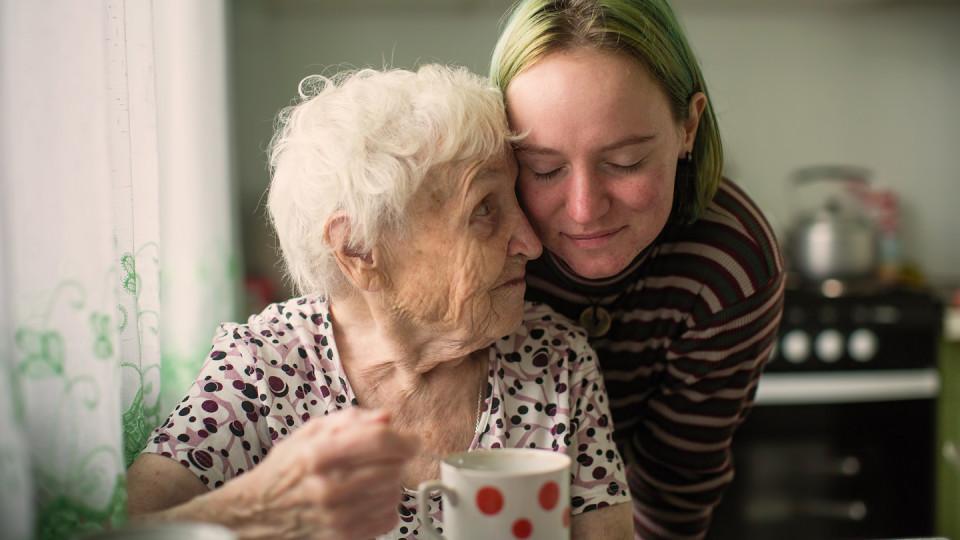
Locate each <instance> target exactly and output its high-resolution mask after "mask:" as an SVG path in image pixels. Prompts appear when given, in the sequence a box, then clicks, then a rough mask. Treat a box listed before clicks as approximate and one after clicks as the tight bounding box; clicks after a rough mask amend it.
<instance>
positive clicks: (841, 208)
mask: <svg viewBox="0 0 960 540" xmlns="http://www.w3.org/2000/svg"><path fill="white" fill-rule="evenodd" d="M868 177H869V172H868V171H866V170H865V169H861V168H858V167H848V166H818V167H808V168H804V169H800V170H798V171H797V172H796V173H794V175H793V185H794V187H795V188H796V189H802V190H811V188H812V187H813V186H814V185H817V187H821V188H823V187H826V188H827V189H828V191H827V195H826V196H825V197H823V198H822V200H820V201H819V204H817V205H816V206H815V207H813V208H807V209H804V210H802V211H800V212H798V214H797V216H796V218H795V219H794V222H793V224H792V226H791V227H790V229H789V231H788V234H787V238H786V240H787V241H786V258H787V263H788V267H789V268H790V270H791V271H792V272H794V273H796V274H798V277H799V278H800V279H802V280H803V281H805V282H809V283H822V282H824V281H826V280H839V281H844V282H856V281H865V280H870V279H872V278H873V277H874V276H875V275H876V272H877V269H878V267H879V261H880V249H879V241H880V238H879V236H880V235H879V232H878V231H877V228H876V227H875V225H874V223H873V221H872V220H871V218H870V217H869V216H868V215H867V214H866V213H865V212H864V211H863V208H862V207H861V206H860V204H859V201H858V200H856V198H855V194H856V193H857V192H858V191H859V192H861V193H862V192H864V191H865V190H866V189H867V187H866V186H867V182H868ZM838 188H839V189H838ZM821 192H822V189H821ZM801 199H802V198H801ZM793 200H798V199H796V198H795V199H793Z"/></svg>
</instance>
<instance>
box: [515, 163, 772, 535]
mask: <svg viewBox="0 0 960 540" xmlns="http://www.w3.org/2000/svg"><path fill="white" fill-rule="evenodd" d="M528 276H529V277H528V280H527V282H528V288H527V291H528V292H527V298H528V299H529V300H533V301H538V302H544V303H547V304H549V305H550V306H552V307H553V308H554V309H556V310H557V311H559V312H561V313H563V314H565V315H566V316H568V317H570V318H571V319H573V320H574V321H577V320H579V319H580V316H581V313H583V311H584V309H591V308H592V306H599V307H602V308H603V309H605V310H607V312H609V313H610V315H611V316H612V323H611V325H610V328H609V331H608V332H607V333H606V334H605V335H602V336H597V337H593V338H591V340H590V341H591V345H593V347H594V348H595V349H596V352H597V354H598V355H599V358H600V364H601V367H602V370H603V374H604V379H605V381H606V385H607V391H608V392H609V394H610V405H611V408H612V410H613V419H614V427H615V430H616V431H615V438H616V441H617V445H618V446H619V448H620V451H621V453H622V454H623V456H624V459H625V460H626V461H627V464H628V482H629V485H630V489H631V492H632V494H633V500H634V513H633V514H634V528H635V531H636V536H637V538H702V537H703V536H704V535H705V534H706V531H707V528H708V526H709V523H710V517H711V513H712V510H713V508H714V507H715V506H716V505H717V503H718V502H719V501H720V496H721V494H722V493H723V490H724V488H725V487H726V486H727V485H728V484H729V483H730V481H731V480H732V479H733V463H732V460H731V453H730V445H731V440H732V437H733V434H734V431H735V430H736V428H737V426H739V425H740V423H741V422H743V420H744V417H745V416H746V414H747V412H748V410H749V409H750V407H751V405H752V402H753V397H754V394H755V392H756V386H757V380H758V378H759V376H760V373H761V372H762V370H763V367H764V365H765V362H766V361H767V359H768V358H769V356H770V353H771V350H772V348H773V344H774V341H775V338H776V333H777V327H778V324H779V322H780V316H781V312H782V307H783V286H784V269H783V262H782V260H781V258H780V252H779V249H778V247H777V243H776V239H775V237H774V234H773V231H772V230H771V228H770V225H769V224H768V223H767V221H766V220H765V219H764V217H763V215H762V213H761V212H760V210H759V209H758V208H757V207H756V205H755V204H754V203H753V201H751V200H750V199H749V198H748V197H747V195H746V194H744V192H743V191H742V190H741V189H740V188H738V187H737V186H736V185H734V184H733V183H732V182H730V181H729V180H724V181H723V182H722V183H721V185H720V187H719V189H718V191H717V194H716V196H715V197H714V199H713V201H712V202H711V203H710V204H709V205H708V207H707V208H706V210H705V212H704V213H703V215H702V216H701V218H700V219H699V220H698V221H697V222H696V223H694V224H692V225H687V226H672V227H668V228H667V229H665V230H664V232H663V233H661V235H660V237H658V239H657V240H656V241H655V242H654V243H653V244H652V245H651V246H650V247H648V248H647V249H646V250H644V251H643V252H642V253H641V254H640V255H639V256H638V257H637V258H636V259H635V260H634V261H633V262H632V263H631V264H630V265H629V266H628V267H627V268H626V269H625V270H624V271H623V272H621V273H620V274H618V275H617V276H614V277H611V278H606V279H600V280H588V279H583V278H580V277H577V276H575V275H574V274H572V273H571V272H570V271H569V269H567V268H565V266H564V265H563V263H561V262H560V261H559V260H557V259H556V258H555V257H553V256H551V255H550V254H549V253H547V254H545V255H544V256H543V257H541V258H540V259H538V260H536V261H533V262H531V263H530V264H529V265H528Z"/></svg>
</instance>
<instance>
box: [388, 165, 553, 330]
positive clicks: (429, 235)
mask: <svg viewBox="0 0 960 540" xmlns="http://www.w3.org/2000/svg"><path fill="white" fill-rule="evenodd" d="M516 177H517V165H516V161H515V160H514V157H513V154H512V152H506V151H505V152H504V153H503V154H502V155H500V156H497V157H496V158H495V159H491V160H489V161H487V162H484V163H476V164H472V165H470V166H467V167H466V168H464V167H460V168H459V171H453V170H447V171H445V172H444V171H442V170H441V171H435V172H433V173H431V175H430V177H429V178H427V179H426V180H425V181H424V183H423V187H421V188H420V190H419V191H418V192H417V193H416V194H415V195H414V197H413V200H412V202H411V204H410V206H409V208H408V211H407V217H408V219H409V221H408V227H406V228H405V230H404V231H403V233H402V234H400V235H398V236H397V237H396V238H393V239H388V241H387V243H386V246H387V248H386V251H387V260H388V266H387V268H388V269H387V272H388V275H389V281H390V283H391V286H390V288H389V291H388V293H387V294H389V295H391V299H390V303H391V308H392V310H393V311H394V313H396V314H398V315H399V316H400V317H401V318H403V319H405V320H407V321H410V322H413V323H416V324H418V325H427V326H428V327H430V328H433V329H435V330H436V331H438V332H441V333H443V334H444V335H445V336H447V337H452V338H453V339H456V340H460V341H462V342H464V343H479V342H489V341H490V340H494V339H497V338H499V337H501V336H504V335H506V334H509V333H511V332H512V331H514V330H515V328H516V327H517V325H518V324H520V321H521V317H522V313H523V293H524V287H525V285H524V269H525V266H526V263H527V260H529V259H534V258H536V257H538V256H539V255H540V253H541V251H542V248H541V245H540V242H539V240H537V237H536V235H535V234H534V232H533V229H532V228H531V227H530V223H529V222H528V221H527V218H526V217H525V216H524V215H523V212H521V210H520V205H519V203H518V202H517V197H516V192H515V187H516V186H515V184H516Z"/></svg>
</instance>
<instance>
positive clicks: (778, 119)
mask: <svg viewBox="0 0 960 540" xmlns="http://www.w3.org/2000/svg"><path fill="white" fill-rule="evenodd" d="M509 4H510V2H509V1H507V0H358V1H334V0H326V1H307V0H247V1H243V2H238V3H236V4H233V5H232V7H233V10H232V15H231V17H232V18H231V21H230V27H229V31H230V40H229V42H230V44H231V45H230V51H231V70H232V75H231V81H232V84H231V92H232V95H233V114H232V122H233V133H234V137H235V141H234V142H235V145H234V151H235V156H234V163H235V166H236V178H237V180H238V181H239V194H240V203H239V211H240V212H239V215H240V220H239V223H240V227H241V238H242V239H243V240H242V246H241V249H242V251H243V253H244V266H245V276H246V284H247V291H248V297H247V300H248V306H249V308H250V310H251V311H252V310H255V309H258V308H259V307H260V306H261V305H262V304H263V303H264V302H266V301H268V300H272V299H276V298H283V297H285V296H286V295H287V294H289V291H287V290H286V289H285V287H284V284H283V281H282V277H281V273H280V269H279V266H278V258H277V256H276V252H275V243H274V241H273V240H272V237H271V235H270V232H269V229H268V228H267V227H266V225H265V220H264V206H263V202H264V198H263V194H264V190H265V188H266V186H267V181H268V177H267V173H266V169H265V161H264V149H265V147H266V145H267V142H268V141H269V138H270V136H271V133H272V126H273V119H274V117H275V115H276V113H277V111H278V110H279V109H280V108H281V107H283V106H284V105H286V104H287V103H289V102H290V101H291V98H292V97H293V96H294V95H295V91H296V87H297V83H298V82H299V81H300V80H301V79H302V78H303V77H304V76H306V75H309V74H313V73H324V74H330V73H334V72H336V71H337V70H339V69H344V68H358V67H367V66H374V67H381V66H384V65H390V66H397V67H411V66H415V65H417V64H421V63H425V62H447V63H456V64H462V65H465V66H467V67H469V68H471V69H472V70H474V71H475V72H478V73H481V74H485V73H486V72H487V70H488V61H489V55H490V52H491V50H492V48H493V45H494V42H495V39H496V36H497V31H498V28H499V25H500V22H501V17H502V15H503V13H504V11H505V9H506V8H507V7H508V6H509ZM675 7H676V9H677V11H678V14H679V16H680V18H681V19H682V22H683V24H684V25H685V26H686V28H687V30H688V35H689V37H690V39H691V41H692V45H693V47H694V49H695V51H696V52H697V54H698V55H699V58H700V60H701V62H702V67H703V69H704V71H705V75H706V79H707V81H708V84H709V85H710V91H711V94H712V99H713V103H714V107H715V110H716V113H717V115H718V117H719V122H720V126H721V130H722V134H723V136H724V144H725V152H726V158H727V164H726V173H727V175H728V176H730V177H731V178H734V179H735V180H737V181H738V182H740V184H741V185H742V186H743V187H744V188H745V189H746V190H747V191H748V192H749V193H750V194H751V195H752V196H753V197H754V198H755V199H756V200H757V202H758V203H759V204H760V206H761V207H762V208H763V209H764V210H765V211H766V212H767V215H768V217H769V218H770V220H771V222H772V224H773V225H774V227H775V228H776V230H777V231H778V233H779V234H780V235H781V237H782V238H784V237H785V236H786V232H787V230H788V228H789V226H790V225H791V223H793V221H794V220H795V219H796V218H797V211H798V210H799V208H798V207H797V202H798V200H797V196H796V193H795V192H794V191H792V190H791V185H790V178H791V174H792V173H793V172H794V171H795V170H797V169H798V168H801V167H805V166H810V165H823V164H828V165H836V164H844V165H854V166H859V167H865V168H866V169H868V170H869V171H871V172H872V179H871V180H872V184H871V185H872V187H873V188H874V189H876V190H880V191H887V192H892V193H893V194H895V196H896V198H897V205H898V211H897V218H896V221H897V222H898V227H897V231H896V234H897V238H898V241H899V250H900V257H901V260H900V269H901V271H902V277H903V278H904V279H905V280H907V281H909V282H910V283H913V284H918V283H919V284H925V285H926V286H928V287H931V288H933V289H934V294H933V298H935V299H937V300H939V301H941V302H943V303H946V304H949V303H950V302H951V298H950V296H951V291H953V290H955V289H956V288H957V285H958V284H960V248H958V247H957V245H958V244H957V242H956V240H955V239H954V238H953V236H954V234H955V232H956V231H958V230H960V212H957V211H956V206H957V204H958V203H960V192H958V188H960V182H958V181H960V172H958V169H957V166H956V163H955V155H956V151H955V148H956V145H957V141H958V140H960V106H958V103H957V92H956V88H958V87H960V62H957V60H956V55H957V53H958V52H960V32H958V30H960V3H958V2H955V1H952V2H934V1H905V0H903V1H897V0H889V1H883V0H806V1H799V2H797V1H788V0H676V2H675ZM787 307H788V313H787V315H786V316H785V323H784V327H783V329H782V337H783V339H782V342H781V344H780V345H781V350H780V351H778V353H777V355H776V356H775V358H774V360H773V361H772V362H771V364H770V368H769V369H768V374H767V375H765V376H764V380H763V382H762V383H761V391H760V395H759V400H758V403H759V405H758V407H757V409H756V410H755V411H754V414H753V416H752V417H751V421H749V422H748V423H747V426H746V427H745V428H744V429H743V430H742V432H741V440H740V443H739V445H738V447H739V448H738V452H737V454H736V456H735V457H736V460H737V464H738V469H739V475H738V478H737V481H736V483H735V485H734V487H733V488H732V489H731V491H730V492H729V493H728V496H727V500H726V501H725V504H724V505H722V506H721V508H720V509H719V511H718V516H717V519H716V527H715V528H714V531H713V533H712V534H711V536H712V537H713V538H715V539H723V538H744V537H747V538H752V539H763V538H791V537H797V538H799V537H808V538H863V537H882V536H887V537H889V536H906V535H928V534H933V533H934V532H935V531H936V532H937V533H938V534H943V535H946V536H952V537H958V536H960V518H958V517H957V516H958V514H960V512H958V510H960V497H958V495H960V468H958V457H957V452H956V446H954V441H956V440H957V437H958V435H960V433H958V432H960V419H958V418H957V413H958V412H960V410H958V393H960V377H958V373H957V372H958V363H960V355H958V345H956V344H953V345H951V344H949V343H947V342H943V343H942V345H941V342H940V341H938V340H939V339H940V329H941V324H942V323H941V321H942V320H943V315H942V313H943V312H942V311H941V310H940V307H941V306H940V305H937V304H936V301H931V295H929V294H920V295H913V296H911V295H906V296H903V295H901V296H890V295H867V296H866V297H863V298H860V299H853V300H851V299H849V298H847V299H843V298H841V299H834V300H829V299H823V298H820V297H819V296H818V295H816V294H814V295H812V296H809V295H807V296H804V295H796V294H794V295H791V296H790V297H788V305H787ZM888 312H893V313H896V314H897V315H896V317H894V318H895V319H897V321H896V322H890V321H887V320H885V317H887V315H884V314H885V313H888ZM825 313H829V314H830V315H829V316H826V319H827V320H825V319H824V317H825V315H824V314H825ZM863 313H868V314H875V315H876V316H875V317H874V316H873V315H869V316H863V315H862V314H863ZM864 317H866V318H864ZM831 321H832V322H831ZM826 338H832V341H831V340H830V339H826ZM861 338H863V339H861ZM954 339H957V336H956V335H954ZM845 340H846V341H845ZM858 340H859V341H858ZM864 340H866V341H864ZM854 342H857V345H854ZM845 343H849V344H850V345H849V347H851V349H850V351H851V352H850V353H849V354H848V353H842V354H841V353H840V352H835V353H833V356H831V353H830V351H831V350H833V351H843V350H844V344H845ZM864 343H866V344H867V345H868V348H869V350H870V351H873V352H870V353H869V354H870V360H869V361H868V360H857V359H854V356H856V354H857V353H856V352H855V351H854V348H856V347H857V346H859V345H862V344H864ZM871 347H872V348H871ZM861 349H862V347H861ZM858 350H859V349H858ZM938 362H939V366H940V367H939V370H938ZM797 373H801V374H800V375H797ZM905 463H915V464H916V465H915V466H908V465H904V464H905ZM937 471H939V472H937ZM937 474H939V476H938V477H937V476H935V475H937ZM935 508H938V509H939V512H935ZM936 520H939V521H936Z"/></svg>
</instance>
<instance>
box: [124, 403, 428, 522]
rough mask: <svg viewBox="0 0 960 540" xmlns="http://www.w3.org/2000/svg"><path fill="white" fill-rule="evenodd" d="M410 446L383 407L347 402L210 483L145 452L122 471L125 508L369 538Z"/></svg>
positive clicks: (385, 512)
mask: <svg viewBox="0 0 960 540" xmlns="http://www.w3.org/2000/svg"><path fill="white" fill-rule="evenodd" d="M417 446H418V444H417V441H415V440H413V439H411V438H410V437H408V436H404V435H401V434H399V433H398V432H397V431H395V430H393V429H392V428H391V427H390V419H389V415H388V414H387V413H385V412H382V411H367V410H363V409H359V408H352V409H347V410H345V411H341V412H338V413H336V414H331V415H328V416H325V417H322V418H314V419H312V420H310V421H308V422H307V423H306V424H304V425H303V426H302V427H301V428H300V429H298V430H297V431H295V432H294V433H293V434H291V435H290V437H289V438H287V439H285V440H283V441H282V442H280V443H279V444H277V445H276V446H275V447H274V448H273V449H272V450H271V451H270V453H269V454H268V455H267V458H266V459H265V460H264V461H263V462H262V463H261V464H260V465H258V466H257V467H255V468H253V469H252V470H250V471H249V472H248V473H246V474H244V475H241V476H239V477H237V478H235V479H234V480H233V481H230V482H227V483H226V484H224V485H223V487H221V488H219V489H216V490H214V491H210V492H206V488H205V487H204V486H203V485H202V483H200V481H199V480H198V479H197V478H196V476H194V475H193V474H192V473H190V472H189V471H188V470H186V469H185V468H183V467H182V466H180V465H179V464H177V463H176V462H174V461H173V460H170V459H167V458H164V457H161V456H157V455H144V456H141V457H140V458H139V459H138V460H137V462H136V463H134V465H133V466H132V467H131V469H130V472H129V485H130V489H129V500H130V513H131V515H134V516H136V515H137V514H140V513H142V512H154V511H156V510H164V509H167V508H169V509H168V510H164V511H163V512H157V513H154V514H147V515H144V516H143V517H142V519H144V520H151V521H152V520H183V519H190V520H201V521H212V522H216V523H220V524H223V525H226V526H228V527H230V528H231V529H233V530H234V531H235V532H237V534H238V535H239V536H240V538H290V539H294V538H295V539H300V538H304V539H306V538H310V539H341V538H343V539H346V538H369V537H372V536H376V535H378V534H382V533H386V532H389V531H390V529H392V528H393V526H394V525H395V524H396V522H397V505H398V504H399V503H400V497H401V492H402V486H401V480H400V479H401V474H402V471H403V466H404V464H405V463H406V462H407V461H408V460H409V459H410V458H411V457H413V455H414V454H415V452H416V449H417ZM178 484H179V485H178ZM184 494H186V496H187V497H188V498H189V500H186V501H185V500H183V497H184ZM193 495H199V496H196V497H193ZM171 497H180V498H181V500H171ZM161 499H166V504H165V503H164V501H163V500H161ZM171 503H172V504H171ZM179 503H183V504H180V505H179V506H176V507H174V508H170V507H171V506H174V505H176V504H179Z"/></svg>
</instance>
